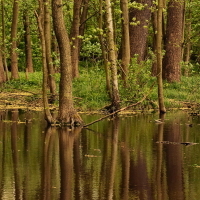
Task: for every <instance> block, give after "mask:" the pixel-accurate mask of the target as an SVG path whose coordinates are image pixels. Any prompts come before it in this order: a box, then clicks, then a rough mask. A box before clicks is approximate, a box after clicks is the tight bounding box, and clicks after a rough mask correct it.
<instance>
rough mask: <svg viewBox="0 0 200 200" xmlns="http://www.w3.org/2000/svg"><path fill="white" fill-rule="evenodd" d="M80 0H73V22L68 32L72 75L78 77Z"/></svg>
mask: <svg viewBox="0 0 200 200" xmlns="http://www.w3.org/2000/svg"><path fill="white" fill-rule="evenodd" d="M81 1H82V0H74V7H73V22H72V27H71V33H70V40H71V43H72V48H71V57H72V67H73V68H72V77H73V78H76V77H79V70H78V63H79V49H80V48H79V38H78V36H79V26H80V9H81Z"/></svg>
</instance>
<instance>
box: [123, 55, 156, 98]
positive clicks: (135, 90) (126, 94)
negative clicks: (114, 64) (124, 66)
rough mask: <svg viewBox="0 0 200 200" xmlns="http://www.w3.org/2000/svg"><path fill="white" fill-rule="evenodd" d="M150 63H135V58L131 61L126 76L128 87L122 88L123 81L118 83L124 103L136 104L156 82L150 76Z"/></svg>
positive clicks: (148, 61)
mask: <svg viewBox="0 0 200 200" xmlns="http://www.w3.org/2000/svg"><path fill="white" fill-rule="evenodd" d="M151 65H152V63H151V61H150V60H147V61H145V62H141V63H140V64H138V63H137V57H135V58H133V59H132V60H131V65H130V67H129V74H128V85H127V87H124V84H123V81H121V82H120V94H121V99H122V100H123V101H124V102H126V101H127V102H130V101H132V102H137V101H138V100H140V99H141V98H142V97H143V95H145V94H147V93H148V92H149V90H150V89H149V88H150V87H151V85H152V84H153V82H155V81H156V79H155V77H152V76H151Z"/></svg>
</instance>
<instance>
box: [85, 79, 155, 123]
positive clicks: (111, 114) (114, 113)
mask: <svg viewBox="0 0 200 200" xmlns="http://www.w3.org/2000/svg"><path fill="white" fill-rule="evenodd" d="M154 84H155V83H154ZM154 84H153V85H152V87H151V88H150V91H149V93H148V94H146V95H145V96H144V97H143V98H142V99H141V100H140V101H138V102H137V103H134V104H131V105H129V106H126V107H124V108H121V109H119V110H116V111H115V112H113V113H110V114H108V115H106V116H104V117H101V118H99V119H97V120H95V121H93V122H90V123H88V124H85V125H84V126H83V127H88V126H90V125H92V124H95V123H97V122H99V121H102V120H103V119H106V118H108V117H111V116H114V115H116V114H117V113H119V112H121V111H124V110H126V109H128V108H131V107H133V106H137V105H138V104H140V103H142V102H143V101H144V100H145V99H146V98H147V96H148V95H149V94H150V93H151V90H152V88H153V86H154Z"/></svg>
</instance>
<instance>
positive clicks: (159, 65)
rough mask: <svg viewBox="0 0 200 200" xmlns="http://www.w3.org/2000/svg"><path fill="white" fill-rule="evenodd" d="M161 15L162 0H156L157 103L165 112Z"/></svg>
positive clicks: (160, 109)
mask: <svg viewBox="0 0 200 200" xmlns="http://www.w3.org/2000/svg"><path fill="white" fill-rule="evenodd" d="M162 16H163V0H158V15H157V17H158V18H157V23H158V24H157V28H158V29H157V37H156V47H157V83H158V104H159V111H160V113H165V112H166V108H165V105H164V94H163V80H162V38H163V37H162V21H163V20H162Z"/></svg>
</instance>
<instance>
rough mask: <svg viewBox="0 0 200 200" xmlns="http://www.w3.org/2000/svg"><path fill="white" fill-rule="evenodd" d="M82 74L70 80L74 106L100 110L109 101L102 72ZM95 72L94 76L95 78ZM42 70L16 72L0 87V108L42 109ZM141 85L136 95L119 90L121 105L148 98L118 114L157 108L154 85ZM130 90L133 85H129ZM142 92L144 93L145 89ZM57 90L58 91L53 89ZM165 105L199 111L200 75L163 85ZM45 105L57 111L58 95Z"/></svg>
mask: <svg viewBox="0 0 200 200" xmlns="http://www.w3.org/2000/svg"><path fill="white" fill-rule="evenodd" d="M93 75H94V74H92V75H91V74H90V73H88V74H87V73H86V72H85V73H84V74H82V76H81V78H79V79H77V80H75V81H74V85H73V89H74V91H73V95H74V105H75V107H76V109H77V111H78V112H84V113H104V112H106V109H105V108H106V107H108V106H109V104H110V100H109V98H108V95H107V93H106V91H105V82H104V81H105V80H104V74H101V71H100V72H98V73H96V74H95V79H91V77H93ZM97 75H98V77H97ZM55 78H56V83H57V85H58V83H59V74H56V76H55ZM41 85H42V73H41V72H34V73H32V74H30V75H29V78H28V79H27V78H26V77H25V75H24V73H22V72H21V73H20V79H19V80H11V81H8V82H6V83H5V84H4V85H2V86H1V87H0V109H29V110H35V111H43V100H42V87H41ZM145 87H146V90H145V88H144V86H143V88H142V90H141V91H140V93H139V94H137V93H136V92H137V91H136V92H135V93H134V92H132V91H128V93H127V91H125V90H124V91H123V90H122V91H121V92H122V93H121V108H123V107H126V106H129V105H130V104H134V103H136V102H137V101H140V100H141V99H142V98H143V97H144V96H145V95H146V94H148V93H149V95H148V97H147V98H146V99H145V100H144V101H143V102H142V103H140V104H138V105H137V106H133V107H130V108H129V109H126V110H125V111H123V112H120V113H137V112H154V111H157V110H158V99H157V87H156V86H155V87H154V88H153V90H152V91H151V92H149V89H148V86H145ZM133 89H134V87H133ZM145 91H146V92H145ZM57 93H58V91H57ZM164 96H165V106H166V108H167V110H174V109H181V110H191V112H193V111H195V112H196V110H197V112H199V113H200V76H199V75H196V76H191V77H182V81H181V82H179V83H171V84H169V83H165V84H164ZM49 108H50V109H53V110H58V95H57V96H56V99H55V103H54V104H49Z"/></svg>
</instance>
